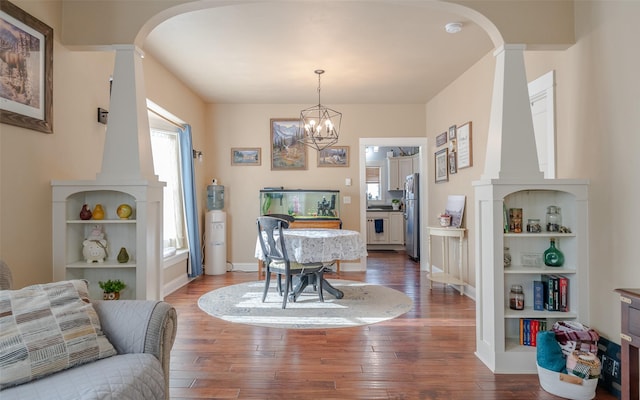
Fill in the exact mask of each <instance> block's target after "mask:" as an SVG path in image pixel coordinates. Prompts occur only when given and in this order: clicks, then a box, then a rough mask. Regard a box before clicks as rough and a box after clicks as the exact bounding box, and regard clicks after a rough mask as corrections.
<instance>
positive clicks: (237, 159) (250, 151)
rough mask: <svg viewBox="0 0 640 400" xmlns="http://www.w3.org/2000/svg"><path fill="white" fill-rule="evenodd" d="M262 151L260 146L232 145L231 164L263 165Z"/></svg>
mask: <svg viewBox="0 0 640 400" xmlns="http://www.w3.org/2000/svg"><path fill="white" fill-rule="evenodd" d="M261 153H262V150H261V149H260V148H259V147H232V148H231V165H261V164H262V155H261Z"/></svg>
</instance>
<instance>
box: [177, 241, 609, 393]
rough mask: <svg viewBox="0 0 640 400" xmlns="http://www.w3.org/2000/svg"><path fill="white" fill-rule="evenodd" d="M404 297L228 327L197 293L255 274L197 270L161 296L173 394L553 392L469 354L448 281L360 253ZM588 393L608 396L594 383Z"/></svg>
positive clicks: (372, 276)
mask: <svg viewBox="0 0 640 400" xmlns="http://www.w3.org/2000/svg"><path fill="white" fill-rule="evenodd" d="M329 278H330V279H336V278H342V279H349V280H359V281H366V282H370V283H377V284H382V285H384V286H388V287H390V288H393V289H396V290H400V291H402V292H404V293H406V294H407V295H408V296H409V297H411V298H412V299H413V301H414V306H413V308H412V309H411V311H409V312H408V313H406V314H404V315H402V316H400V317H398V318H396V319H393V320H390V321H386V322H382V323H378V324H374V325H368V326H364V327H354V328H341V329H318V330H285V329H276V328H263V327H253V326H248V325H242V324H234V323H230V322H226V321H222V320H219V319H217V318H214V317H211V316H209V315H207V314H205V313H204V312H202V311H200V309H199V308H198V306H197V301H198V298H199V297H200V296H201V295H203V294H204V293H206V292H209V291H211V290H213V289H217V288H220V287H223V286H227V285H232V284H236V283H240V282H246V281H254V280H257V273H255V272H251V273H248V272H229V273H226V274H224V275H218V276H209V275H205V276H203V277H201V278H198V279H196V280H195V281H194V282H192V283H190V284H189V285H187V286H185V287H183V288H181V289H179V290H177V291H176V292H174V293H173V294H171V295H170V296H168V297H167V298H166V299H165V300H166V301H168V302H169V303H171V304H173V305H174V306H175V307H176V309H177V310H178V336H177V339H176V342H175V345H174V347H173V350H172V352H171V384H170V386H171V398H172V399H174V400H177V399H305V400H306V399H443V400H444V399H447V400H456V399H460V400H462V399H464V400H475V399H518V400H528V399H557V398H558V397H555V396H552V395H550V394H548V393H547V392H545V391H544V390H543V389H542V388H541V387H540V385H539V383H538V377H537V375H494V374H493V373H491V371H490V370H489V369H488V368H487V367H486V366H485V365H484V364H483V363H482V362H481V361H480V360H478V359H477V358H476V357H475V355H474V354H473V352H474V349H475V303H474V302H473V301H472V300H471V299H469V298H467V297H466V296H460V295H459V293H458V292H457V291H455V290H453V289H452V288H444V287H443V285H440V284H434V288H433V290H432V291H430V290H429V286H428V283H427V281H426V280H425V277H424V273H420V272H419V270H418V265H417V263H415V262H413V261H411V260H410V259H408V257H406V255H404V254H403V253H390V252H370V254H369V259H368V265H367V271H366V272H341V273H340V276H339V277H338V276H329ZM596 399H601V400H609V399H611V400H613V399H615V397H614V396H612V395H610V394H609V393H607V392H605V391H602V390H600V389H598V393H597V396H596Z"/></svg>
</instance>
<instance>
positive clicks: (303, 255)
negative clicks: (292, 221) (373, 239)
mask: <svg viewBox="0 0 640 400" xmlns="http://www.w3.org/2000/svg"><path fill="white" fill-rule="evenodd" d="M283 232H284V242H285V246H287V254H288V255H289V257H290V258H292V259H293V260H295V261H296V262H299V263H301V264H304V263H310V262H331V261H336V260H357V259H359V258H361V257H365V256H366V255H367V246H366V244H365V243H364V242H363V240H362V238H361V237H360V232H357V231H350V230H346V229H285V230H283ZM255 257H256V258H258V259H260V260H262V259H264V257H263V254H262V248H261V247H260V241H259V240H258V238H256V252H255Z"/></svg>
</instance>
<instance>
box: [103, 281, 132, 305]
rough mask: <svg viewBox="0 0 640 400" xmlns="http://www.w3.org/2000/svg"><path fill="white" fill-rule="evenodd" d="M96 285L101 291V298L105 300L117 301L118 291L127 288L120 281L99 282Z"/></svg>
mask: <svg viewBox="0 0 640 400" xmlns="http://www.w3.org/2000/svg"><path fill="white" fill-rule="evenodd" d="M98 285H99V286H100V289H102V292H103V296H102V298H103V299H105V300H118V299H119V298H120V291H121V290H122V289H124V288H126V287H127V285H126V284H125V283H124V282H122V281H121V280H120V279H116V280H111V279H109V280H108V281H106V282H102V281H99V282H98Z"/></svg>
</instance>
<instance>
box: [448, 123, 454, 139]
mask: <svg viewBox="0 0 640 400" xmlns="http://www.w3.org/2000/svg"><path fill="white" fill-rule="evenodd" d="M455 138H456V126H455V125H451V126H450V127H449V140H453V139H455Z"/></svg>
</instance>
